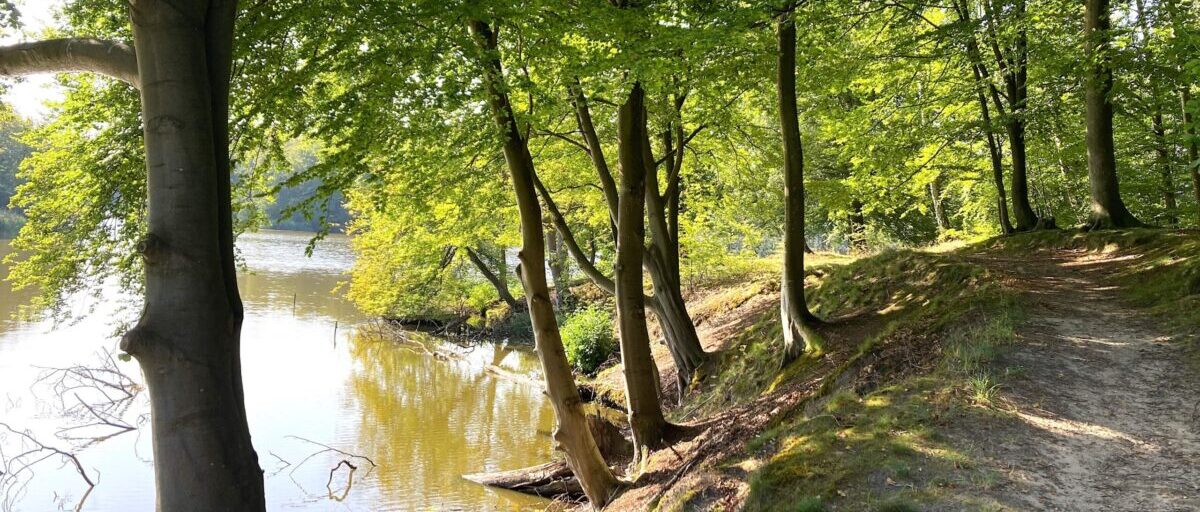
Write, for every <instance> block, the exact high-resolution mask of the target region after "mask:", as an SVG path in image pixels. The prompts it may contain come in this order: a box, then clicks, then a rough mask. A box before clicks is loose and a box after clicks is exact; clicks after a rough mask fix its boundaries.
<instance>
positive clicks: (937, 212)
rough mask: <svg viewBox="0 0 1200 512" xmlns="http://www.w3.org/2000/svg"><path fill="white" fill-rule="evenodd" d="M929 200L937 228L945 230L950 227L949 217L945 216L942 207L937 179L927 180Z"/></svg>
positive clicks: (940, 191)
mask: <svg viewBox="0 0 1200 512" xmlns="http://www.w3.org/2000/svg"><path fill="white" fill-rule="evenodd" d="M927 188H928V189H929V200H930V201H931V202H932V203H933V218H934V219H935V220H937V225H938V229H940V230H942V231H946V230H949V229H950V218H949V217H946V210H945V208H943V207H942V190H941V187H939V186H938V183H937V180H936V179H935V180H933V181H931V182H929V186H928V187H927Z"/></svg>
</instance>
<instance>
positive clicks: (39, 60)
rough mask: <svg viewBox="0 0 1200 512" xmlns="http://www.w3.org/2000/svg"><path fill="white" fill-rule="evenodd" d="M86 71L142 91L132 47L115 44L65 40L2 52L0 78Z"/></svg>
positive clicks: (77, 39) (24, 46) (78, 39)
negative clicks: (0, 76)
mask: <svg viewBox="0 0 1200 512" xmlns="http://www.w3.org/2000/svg"><path fill="white" fill-rule="evenodd" d="M59 71H87V72H93V73H99V74H101V75H105V76H108V77H111V78H116V79H117V80H121V81H122V82H125V83H128V84H130V85H132V86H134V87H140V81H139V79H138V67H137V57H136V55H135V52H134V50H133V47H131V46H129V45H127V44H125V43H120V42H116V41H105V40H100V39H86V38H66V39H49V40H46V41H32V42H28V43H18V44H14V45H11V46H5V47H4V48H3V49H2V50H0V75H3V76H20V75H32V74H36V73H56V72H59Z"/></svg>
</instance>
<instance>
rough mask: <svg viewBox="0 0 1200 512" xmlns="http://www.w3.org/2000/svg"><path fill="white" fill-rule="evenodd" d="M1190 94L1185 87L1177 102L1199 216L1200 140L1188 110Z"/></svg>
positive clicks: (1180, 92)
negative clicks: (1180, 110)
mask: <svg viewBox="0 0 1200 512" xmlns="http://www.w3.org/2000/svg"><path fill="white" fill-rule="evenodd" d="M1190 101H1191V93H1190V91H1189V90H1188V88H1187V86H1184V87H1183V89H1181V90H1180V91H1179V102H1180V106H1181V108H1182V111H1183V125H1184V128H1185V129H1186V133H1187V168H1188V170H1189V171H1190V173H1191V175H1192V194H1193V195H1195V197H1196V208H1197V212H1198V214H1200V139H1197V138H1196V124H1195V122H1194V121H1193V120H1192V112H1191V111H1190V110H1188V103H1189V102H1190Z"/></svg>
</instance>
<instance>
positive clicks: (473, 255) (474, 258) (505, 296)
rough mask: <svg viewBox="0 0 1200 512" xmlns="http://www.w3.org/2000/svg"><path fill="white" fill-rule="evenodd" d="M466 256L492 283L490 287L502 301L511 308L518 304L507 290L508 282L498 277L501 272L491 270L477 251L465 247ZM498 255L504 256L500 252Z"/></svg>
mask: <svg viewBox="0 0 1200 512" xmlns="http://www.w3.org/2000/svg"><path fill="white" fill-rule="evenodd" d="M467 257H468V258H470V260H471V263H473V264H475V268H476V269H477V270H479V273H480V274H481V275H482V276H483V278H484V279H487V280H488V282H489V283H492V287H494V288H496V295H497V296H498V297H500V300H502V301H504V302H505V303H507V304H508V305H509V306H512V307H513V308H516V307H517V305H518V304H520V303H519V302H517V299H516V297H513V295H512V293H511V292H509V291H508V283H506V282H505V281H504V279H501V277H500V275H502V274H497V273H496V272H493V271H492V269H491V267H489V266H488V264H487V262H486V261H484V260H483V257H481V256H480V255H479V253H477V252H475V250H474V249H472V248H470V247H467ZM500 257H501V258H503V257H504V255H503V253H501V256H500ZM501 272H503V270H501Z"/></svg>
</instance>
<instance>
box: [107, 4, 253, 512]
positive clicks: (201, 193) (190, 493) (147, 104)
mask: <svg viewBox="0 0 1200 512" xmlns="http://www.w3.org/2000/svg"><path fill="white" fill-rule="evenodd" d="M236 11H237V7H236V5H235V3H234V2H233V1H222V0H213V1H201V0H192V1H181V2H175V3H174V4H171V5H168V3H167V2H163V1H155V0H138V1H135V2H133V3H132V5H131V12H132V25H133V34H134V41H135V47H136V48H137V52H138V59H137V61H138V74H139V77H140V81H141V83H142V84H143V85H142V87H141V100H142V112H143V119H144V135H145V144H146V165H147V171H148V175H147V187H146V188H147V192H148V193H149V200H148V204H149V212H148V221H149V233H148V234H147V235H146V237H145V238H144V239H143V240H142V242H141V243H140V244H139V245H138V249H139V251H141V253H142V256H143V259H144V261H145V268H146V289H145V294H146V304H145V309H144V311H143V313H142V316H141V319H140V320H139V321H138V323H137V326H135V327H134V328H133V329H132V330H130V331H129V333H127V334H126V335H125V336H124V337H123V339H122V341H121V348H122V349H123V350H124V351H126V352H128V353H129V354H131V355H133V356H134V357H135V358H137V360H138V363H139V364H140V366H141V367H142V371H143V373H144V375H145V378H146V383H147V388H148V390H149V393H150V406H151V422H152V428H153V432H154V437H153V445H154V462H155V481H156V489H157V497H158V509H159V510H171V511H187V510H197V511H199V510H239V511H241V510H263V509H264V507H265V504H264V494H263V477H262V470H261V469H260V468H259V466H258V456H257V454H256V453H255V451H254V448H253V446H252V445H251V442H250V433H249V428H248V425H247V421H246V410H245V401H244V395H243V390H242V379H241V359H240V336H241V325H242V318H243V311H242V304H241V299H240V296H239V295H238V290H237V281H236V275H235V266H234V260H233V233H232V221H231V219H232V209H231V205H230V184H229V169H230V165H229V147H228V144H229V142H228V140H229V136H228V127H227V122H228V93H229V73H230V67H231V65H232V46H233V21H234V16H235V14H236Z"/></svg>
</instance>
